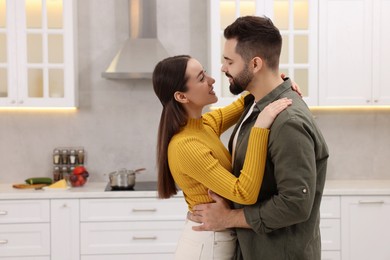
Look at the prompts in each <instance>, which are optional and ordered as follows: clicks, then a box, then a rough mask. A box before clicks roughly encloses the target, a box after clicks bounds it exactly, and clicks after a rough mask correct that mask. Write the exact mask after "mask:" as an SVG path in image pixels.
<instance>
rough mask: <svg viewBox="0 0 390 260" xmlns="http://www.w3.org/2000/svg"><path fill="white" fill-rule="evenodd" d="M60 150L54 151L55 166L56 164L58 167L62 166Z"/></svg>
mask: <svg viewBox="0 0 390 260" xmlns="http://www.w3.org/2000/svg"><path fill="white" fill-rule="evenodd" d="M60 161H61V160H60V150H58V149H55V150H54V151H53V164H56V165H58V164H60Z"/></svg>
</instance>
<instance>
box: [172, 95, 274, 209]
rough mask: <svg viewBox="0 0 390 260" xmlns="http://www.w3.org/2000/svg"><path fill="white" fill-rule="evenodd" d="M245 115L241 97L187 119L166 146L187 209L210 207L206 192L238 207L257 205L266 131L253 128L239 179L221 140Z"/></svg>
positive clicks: (264, 154)
mask: <svg viewBox="0 0 390 260" xmlns="http://www.w3.org/2000/svg"><path fill="white" fill-rule="evenodd" d="M243 111H244V100H243V97H241V98H239V99H237V100H236V101H235V102H233V103H232V104H231V105H228V106H226V107H224V108H221V109H217V110H214V111H211V112H209V113H205V114H203V116H202V117H201V118H199V119H192V118H191V119H189V120H188V122H187V124H186V125H185V126H184V127H183V128H182V129H181V130H180V132H179V133H177V134H176V135H175V136H174V137H173V138H172V139H171V142H170V143H169V147H168V163H169V167H170V170H171V173H172V176H173V178H174V180H175V182H176V184H177V185H178V186H179V188H180V189H181V190H182V191H183V193H184V197H185V200H186V202H187V204H188V209H189V210H190V211H192V207H193V206H195V205H197V204H202V203H210V202H212V200H211V199H210V197H209V196H208V189H211V190H212V191H213V192H215V193H217V194H219V195H220V196H222V197H224V198H227V199H229V200H231V201H234V202H237V203H240V204H253V203H255V202H256V201H257V198H258V194H259V191H260V187H261V184H262V179H263V175H264V166H265V161H266V154H267V143H268V135H269V130H268V129H264V128H257V127H253V128H252V130H251V133H250V138H249V144H248V148H247V153H246V155H247V156H246V160H245V163H244V165H243V168H242V170H241V174H240V176H239V177H235V176H234V175H233V174H231V172H232V164H231V155H230V153H229V151H228V150H227V149H226V148H225V146H224V145H223V143H222V142H221V140H220V136H221V134H222V133H223V132H224V131H226V130H227V129H228V128H229V127H231V126H232V125H234V124H235V123H236V122H237V120H238V119H239V118H240V116H241V114H242V112H243Z"/></svg>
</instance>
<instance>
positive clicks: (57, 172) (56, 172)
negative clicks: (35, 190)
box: [53, 166, 62, 182]
mask: <svg viewBox="0 0 390 260" xmlns="http://www.w3.org/2000/svg"><path fill="white" fill-rule="evenodd" d="M53 179H54V181H55V182H56V181H59V180H61V179H62V178H61V172H60V167H58V166H54V168H53Z"/></svg>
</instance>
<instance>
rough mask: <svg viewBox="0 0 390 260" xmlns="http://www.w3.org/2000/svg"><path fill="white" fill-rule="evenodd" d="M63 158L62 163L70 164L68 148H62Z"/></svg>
mask: <svg viewBox="0 0 390 260" xmlns="http://www.w3.org/2000/svg"><path fill="white" fill-rule="evenodd" d="M61 160H62V162H61V163H62V164H68V150H66V149H64V150H62V154H61Z"/></svg>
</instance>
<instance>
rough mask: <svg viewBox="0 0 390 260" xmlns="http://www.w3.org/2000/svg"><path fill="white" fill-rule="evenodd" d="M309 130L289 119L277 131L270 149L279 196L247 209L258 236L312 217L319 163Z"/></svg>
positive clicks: (245, 211) (269, 154)
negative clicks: (260, 233)
mask: <svg viewBox="0 0 390 260" xmlns="http://www.w3.org/2000/svg"><path fill="white" fill-rule="evenodd" d="M309 129H310V128H309V127H306V126H305V125H304V123H302V122H299V121H298V120H296V118H290V119H288V120H287V121H286V122H284V123H283V124H282V125H281V126H280V127H279V129H276V131H275V132H274V133H272V131H274V130H271V134H275V136H274V137H273V138H272V140H274V141H273V143H270V145H269V153H268V156H269V159H271V160H272V163H273V165H274V177H275V181H276V186H277V189H278V193H277V194H276V195H274V196H272V197H271V198H270V199H268V200H266V201H263V202H262V203H257V204H255V205H253V206H248V207H245V208H244V214H245V218H246V221H247V223H248V224H249V225H250V226H251V227H252V229H253V230H254V231H255V232H258V233H259V232H271V231H273V230H275V229H279V228H283V227H287V226H291V225H294V224H296V223H300V222H304V221H306V220H307V219H308V218H309V217H310V213H311V209H312V206H313V203H314V197H315V191H316V176H317V173H316V159H315V151H314V149H315V147H314V141H313V138H312V136H311V133H310V130H309Z"/></svg>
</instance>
